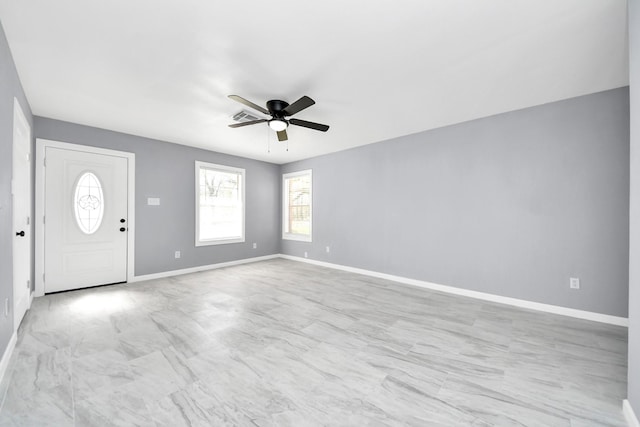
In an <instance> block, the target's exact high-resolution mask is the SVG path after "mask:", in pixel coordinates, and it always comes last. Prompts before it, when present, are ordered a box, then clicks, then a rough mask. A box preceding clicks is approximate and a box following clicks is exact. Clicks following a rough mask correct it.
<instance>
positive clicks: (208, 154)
mask: <svg viewBox="0 0 640 427" xmlns="http://www.w3.org/2000/svg"><path fill="white" fill-rule="evenodd" d="M35 133H36V137H37V138H44V139H51V140H56V141H63V142H69V143H73V144H83V145H90V146H95V147H102V148H110V149H114V150H121V151H128V152H132V153H135V155H136V224H135V227H136V238H135V242H136V248H135V263H136V266H135V273H136V275H138V276H139V275H143V274H151V273H158V272H163V271H171V270H177V269H182V268H188V267H195V266H201V265H208V264H215V263H220V262H226V261H233V260H238V259H244V258H252V257H257V256H263V255H269V254H276V253H278V250H279V234H280V220H279V216H278V209H279V208H278V206H279V203H280V202H279V200H280V175H279V166H277V165H273V164H269V163H265V162H259V161H256V160H250V159H245V158H241V157H235V156H229V155H226V154H219V153H215V152H212V151H206V150H200V149H197V148H192V147H187V146H183V145H177V144H170V143H166V142H162V141H157V140H151V139H147V138H141V137H137V136H132V135H127V134H122V133H118V132H111V131H107V130H103V129H97V128H93V127H88V126H81V125H77V124H73V123H67V122H61V121H58V120H52V119H47V118H42V117H35ZM196 160H202V161H206V162H211V163H217V164H223V165H228V166H235V167H241V168H245V169H246V184H247V186H246V189H247V191H246V221H245V224H246V229H245V238H246V242H245V243H232V244H226V245H216V246H201V247H195V244H194V239H195V236H194V227H195V202H194V194H195V187H194V186H195V182H194V181H195V178H194V168H195V163H194V162H195V161H196ZM148 197H159V198H160V206H148V205H147V204H146V201H147V198H148ZM254 242H255V243H257V244H258V248H257V249H253V248H252V243H254ZM177 250H179V251H181V252H182V257H181V258H180V259H175V258H174V252H175V251H177Z"/></svg>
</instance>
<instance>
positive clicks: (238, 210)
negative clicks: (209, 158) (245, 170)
mask: <svg viewBox="0 0 640 427" xmlns="http://www.w3.org/2000/svg"><path fill="white" fill-rule="evenodd" d="M198 193H199V199H200V202H199V236H198V238H199V240H205V241H206V240H224V239H238V238H242V237H243V236H242V234H243V222H244V207H243V203H242V202H243V197H242V174H241V173H237V172H232V171H224V170H216V169H210V168H205V167H201V168H200V171H199V189H198Z"/></svg>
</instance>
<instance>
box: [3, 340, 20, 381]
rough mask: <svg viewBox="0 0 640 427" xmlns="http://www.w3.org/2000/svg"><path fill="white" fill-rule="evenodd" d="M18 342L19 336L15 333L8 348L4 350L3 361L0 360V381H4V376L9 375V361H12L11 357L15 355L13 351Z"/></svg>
mask: <svg viewBox="0 0 640 427" xmlns="http://www.w3.org/2000/svg"><path fill="white" fill-rule="evenodd" d="M17 341H18V334H17V333H16V332H14V333H13V334H12V335H11V339H10V340H9V343H8V344H7V348H5V349H4V354H3V355H2V360H0V381H2V380H3V379H4V374H6V373H7V367H8V366H9V360H11V355H12V354H13V349H14V348H16V342H17Z"/></svg>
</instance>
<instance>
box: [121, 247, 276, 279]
mask: <svg viewBox="0 0 640 427" xmlns="http://www.w3.org/2000/svg"><path fill="white" fill-rule="evenodd" d="M280 257H281V255H280V254H273V255H265V256H259V257H255V258H244V259H239V260H235V261H227V262H220V263H218V264H209V265H201V266H198V267H191V268H183V269H182V270H171V271H163V272H160V273H153V274H144V275H142V276H136V277H134V278H133V280H130V282H142V281H144V280H153V279H163V278H165V277H173V276H180V275H182V274H190V273H197V272H199V271H207V270H215V269H217V268H224V267H231V266H233V265H241V264H249V263H252V262H258V261H266V260H268V259H274V258H280Z"/></svg>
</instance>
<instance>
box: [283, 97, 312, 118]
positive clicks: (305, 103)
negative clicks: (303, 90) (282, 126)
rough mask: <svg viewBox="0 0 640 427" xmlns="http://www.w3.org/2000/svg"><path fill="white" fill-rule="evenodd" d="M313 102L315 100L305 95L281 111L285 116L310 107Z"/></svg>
mask: <svg viewBox="0 0 640 427" xmlns="http://www.w3.org/2000/svg"><path fill="white" fill-rule="evenodd" d="M315 103H316V101H314V100H313V99H311V98H309V97H308V96H306V95H305V96H303V97H302V98H300V99H298V100H297V101H296V102H294V103H293V104H291V105H289V106H288V107H287V108H285V109H284V110H282V111H283V112H284V115H285V116H293V115H294V114H296V113H298V112H300V111H302V110H304V109H305V108H309V107H311V106H312V105H313V104H315Z"/></svg>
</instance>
